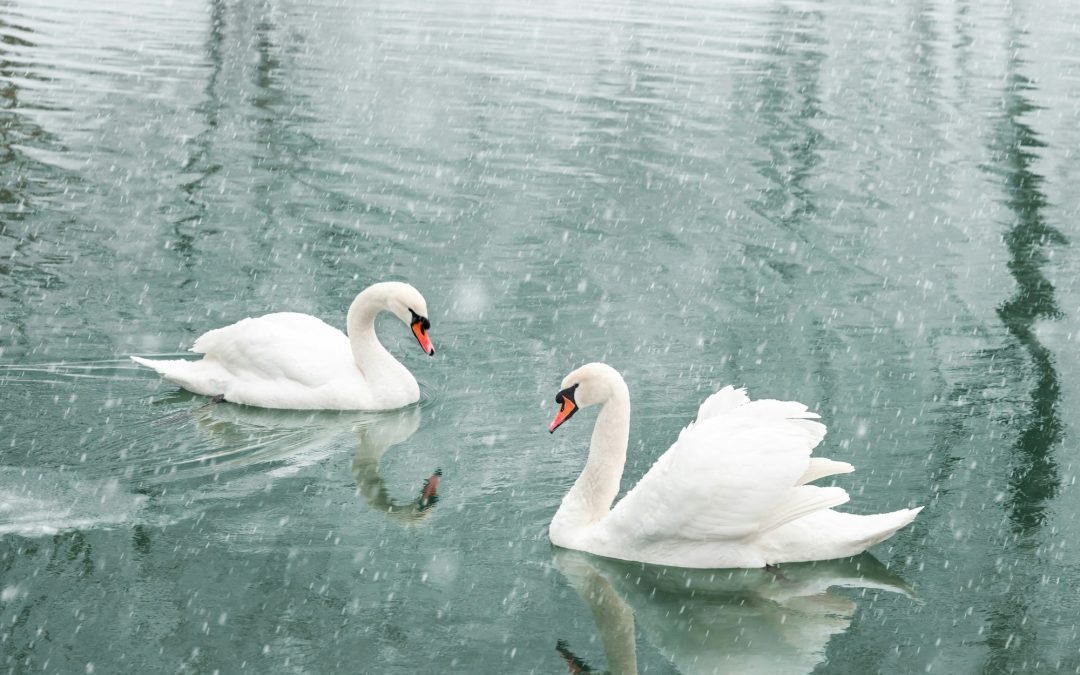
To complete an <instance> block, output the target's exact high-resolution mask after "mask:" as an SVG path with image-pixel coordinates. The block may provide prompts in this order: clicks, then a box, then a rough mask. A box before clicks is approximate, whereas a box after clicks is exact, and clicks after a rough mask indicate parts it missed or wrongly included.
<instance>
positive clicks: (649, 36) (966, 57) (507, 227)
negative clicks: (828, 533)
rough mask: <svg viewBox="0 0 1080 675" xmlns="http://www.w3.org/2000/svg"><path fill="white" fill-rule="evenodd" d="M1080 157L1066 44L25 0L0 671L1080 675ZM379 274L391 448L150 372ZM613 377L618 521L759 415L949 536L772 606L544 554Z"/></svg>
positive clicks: (898, 7)
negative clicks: (813, 444)
mask: <svg viewBox="0 0 1080 675" xmlns="http://www.w3.org/2000/svg"><path fill="white" fill-rule="evenodd" d="M1078 149H1080V5H1078V4H1076V3H1071V2H1065V1H1058V2H1054V1H1047V2H1043V1H1038V0H1012V1H1010V2H1006V1H1003V0H1002V1H999V0H990V1H989V2H967V1H964V0H948V1H947V0H940V1H936V0H923V1H913V2H892V3H890V2H872V3H865V2H861V1H854V0H850V1H849V0H840V1H838V2H824V1H816V0H806V1H781V0H776V1H762V2H704V1H699V0H675V1H674V2H670V3H669V2H638V1H636V0H600V1H598V2H595V3H578V2H561V1H558V0H557V1H555V2H550V3H539V2H528V1H526V0H509V1H504V2H483V1H482V0H447V1H446V2H438V3H436V2H432V3H424V2H418V1H417V0H402V1H401V2H361V1H358V2H346V1H344V0H311V1H306V2H300V1H298V0H174V1H173V2H170V3H165V2H138V1H136V0H124V1H117V0H108V1H106V0H86V1H78V2H77V1H76V0H0V668H2V669H3V671H5V672H11V673H89V672H94V673H99V674H100V673H121V672H131V673H150V672H162V673H207V674H210V673H221V674H225V673H243V672H251V673H333V672H360V673H379V674H383V673H386V674H389V673H500V674H502V673H558V672H567V671H569V672H604V671H611V672H614V673H629V672H634V671H637V672H641V673H664V674H670V673H683V674H689V673H737V674H738V673H769V674H771V673H808V672H818V673H853V674H865V673H875V672H882V673H916V672H919V673H922V672H935V673H940V672H944V673H949V674H956V673H1007V672H1013V673H1036V672H1078V671H1080V636H1078V630H1080V629H1078V624H1080V590H1078V585H1080V519H1078V518H1077V514H1078V513H1080V490H1078V488H1077V486H1076V474H1077V463H1076V457H1077V453H1078V452H1080V447H1078V445H1080V444H1078V442H1077V441H1078V439H1080V428H1078V427H1077V424H1076V422H1075V421H1074V418H1075V417H1076V415H1075V412H1076V411H1077V410H1078V408H1080V379H1078V376H1080V354H1078V351H1077V348H1076V336H1077V335H1078V334H1080V283H1078V281H1077V279H1078V272H1080V256H1078V255H1077V253H1076V249H1075V248H1074V245H1073V242H1075V241H1077V233H1078V231H1080V190H1078V189H1077V186H1078V185H1080V161H1078V152H1080V151H1078ZM385 279H400V280H407V281H410V282H411V283H413V284H414V285H416V286H417V287H418V288H420V290H421V291H422V292H423V293H424V294H425V296H426V298H427V301H428V305H429V307H430V308H431V321H432V336H433V338H434V340H435V344H436V347H437V348H438V352H437V355H436V357H435V358H434V359H431V358H428V357H427V356H425V355H424V354H423V353H422V352H421V351H420V350H419V348H418V347H417V346H416V344H415V340H414V339H413V338H412V336H411V334H409V332H408V330H407V328H406V327H404V326H402V325H401V324H400V322H397V321H396V320H394V319H392V318H384V319H382V320H380V322H379V326H378V327H379V332H380V335H381V336H382V337H383V339H384V342H385V343H386V344H387V346H388V347H389V348H390V349H391V351H393V352H394V353H395V354H397V355H398V356H399V358H400V359H401V360H402V361H403V362H404V363H405V364H406V365H407V366H408V367H409V368H410V369H411V370H412V372H413V373H414V374H415V375H416V376H417V378H418V380H419V381H420V384H421V389H422V391H423V395H422V400H421V402H420V404H419V405H418V406H415V407H413V408H411V409H408V410H405V411H402V412H398V413H391V414H382V415H372V414H364V413H354V414H348V413H344V414H342V413H317V414H309V413H296V412H273V411H263V410H258V409H251V408H244V407H241V406H234V405H230V404H221V405H208V401H207V399H205V398H202V397H197V396H193V395H189V394H187V393H184V392H182V391H180V390H179V389H178V388H176V387H175V386H172V385H169V384H167V383H164V382H162V381H160V380H159V379H158V378H157V377H156V376H155V375H154V374H153V373H152V372H150V371H148V370H146V369H141V368H138V367H136V366H135V365H134V364H132V363H130V362H129V361H128V360H127V356H128V355H129V354H141V355H151V356H161V355H169V356H174V357H175V356H176V355H178V354H181V353H183V352H184V351H185V350H186V349H187V348H188V347H189V346H190V345H191V343H192V342H193V340H194V339H195V338H196V337H197V336H198V335H200V334H201V333H202V332H203V331H205V330H207V329H209V328H213V327H217V326H221V325H224V324H227V323H231V322H233V321H236V320H238V319H241V318H243V317H246V316H253V315H258V314H261V313H265V312H270V311H283V310H288V311H301V312H308V313H312V314H315V315H317V316H319V317H321V318H323V319H325V320H326V321H328V322H329V323H331V324H332V325H337V326H342V327H343V326H344V317H345V311H346V309H347V307H348V304H349V302H350V301H351V300H352V298H353V297H354V295H355V294H356V293H357V292H358V291H359V290H361V289H362V288H363V287H365V286H366V285H367V284H369V283H372V282H375V281H379V280H385ZM593 360H604V361H607V362H609V363H611V364H612V365H614V366H615V367H617V368H618V369H619V370H621V371H622V372H623V374H624V375H625V377H626V380H627V382H628V385H629V387H630V391H631V396H632V399H633V406H634V415H633V422H632V425H631V441H630V452H629V459H628V462H627V467H626V475H625V476H624V481H623V489H624V490H626V489H628V488H629V487H630V486H632V485H633V482H634V481H635V480H636V479H637V478H638V477H640V476H641V475H642V474H643V473H644V472H645V471H646V470H647V469H648V467H649V466H650V465H651V463H652V462H653V461H654V460H655V459H656V458H657V457H658V456H659V455H660V453H662V452H663V451H664V450H665V449H666V448H667V447H668V446H669V445H670V443H671V442H672V441H673V440H674V439H675V437H676V436H677V434H678V431H679V430H680V429H681V428H682V427H683V426H684V425H685V424H686V423H687V422H688V421H689V420H690V419H691V417H692V415H693V414H694V411H695V410H696V408H697V405H698V404H699V403H700V401H701V400H702V399H704V398H705V397H706V396H707V395H708V394H709V393H711V392H713V391H715V390H716V389H717V388H719V387H720V386H723V385H725V384H734V385H737V386H747V387H748V388H749V390H750V393H751V394H752V395H754V396H758V397H767V398H790V399H795V400H799V401H802V402H804V403H806V404H808V405H810V406H811V407H812V408H813V409H814V410H817V411H818V412H820V413H821V414H822V416H823V418H824V421H825V422H826V423H827V424H828V425H829V429H830V431H829V435H828V436H827V437H826V439H825V441H824V443H823V445H822V447H821V450H820V453H821V454H822V455H824V456H827V457H831V458H833V459H837V460H843V461H848V462H851V463H852V464H854V465H855V466H856V468H857V471H856V473H854V474H851V475H847V476H840V477H838V478H837V481H836V484H838V485H841V486H843V487H845V488H846V489H847V490H848V491H849V492H850V493H851V497H852V499H851V501H850V502H849V503H848V504H847V505H845V506H844V507H842V508H844V509H846V510H850V511H852V512H856V513H872V512H879V511H887V510H892V509H898V508H903V507H907V506H916V505H923V506H925V507H926V509H925V510H924V511H923V512H922V514H921V515H920V516H919V517H918V519H917V520H916V521H915V523H914V524H913V525H912V526H910V527H909V528H907V529H905V530H903V531H902V532H900V533H899V534H898V535H897V536H896V537H894V538H893V539H891V540H889V541H888V542H885V543H883V544H880V545H878V546H876V547H874V548H873V549H872V550H871V552H870V553H869V554H866V555H863V556H860V557H858V558H855V559H851V560H845V561H837V562H830V563H825V564H820V565H789V566H784V567H783V568H782V569H781V571H780V573H779V574H772V573H769V572H765V571H760V570H753V571H726V570H725V571H719V572H694V573H687V572H684V571H681V570H674V569H663V568H647V567H642V566H640V565H633V564H626V563H618V562H614V561H608V560H602V559H598V558H592V557H590V556H586V555H582V554H578V553H574V552H570V551H559V550H555V549H553V548H552V546H551V545H550V544H549V543H548V540H547V525H548V522H549V521H550V519H551V516H552V515H553V514H554V512H555V509H556V508H557V507H558V504H559V501H560V499H561V498H562V495H563V494H564V493H565V492H566V490H567V489H568V488H569V486H570V485H571V484H572V482H573V480H574V478H575V477H576V475H577V473H578V472H579V471H580V469H581V467H582V465H583V462H584V456H585V451H586V448H587V444H588V438H589V433H590V430H591V426H592V420H593V419H594V413H592V412H591V411H586V412H584V413H582V414H581V415H578V416H577V417H575V418H574V420H572V421H571V422H570V423H568V424H567V425H565V426H564V427H563V428H562V429H561V430H560V431H559V433H557V434H556V435H554V436H551V435H549V434H548V433H547V424H548V423H549V422H550V420H551V417H552V415H553V413H554V409H555V404H554V403H553V397H554V395H555V393H556V392H557V391H558V388H559V383H560V381H561V380H562V377H563V376H564V375H565V374H566V373H567V372H569V371H570V370H571V369H572V368H574V367H576V366H578V365H580V364H582V363H584V362H586V361H593ZM437 469H441V471H442V479H441V482H440V484H439V488H438V500H437V501H436V502H435V503H434V504H424V503H422V502H421V500H420V495H421V490H422V488H423V485H424V481H425V480H426V479H428V478H429V477H431V476H432V474H434V473H435V471H436V470H437Z"/></svg>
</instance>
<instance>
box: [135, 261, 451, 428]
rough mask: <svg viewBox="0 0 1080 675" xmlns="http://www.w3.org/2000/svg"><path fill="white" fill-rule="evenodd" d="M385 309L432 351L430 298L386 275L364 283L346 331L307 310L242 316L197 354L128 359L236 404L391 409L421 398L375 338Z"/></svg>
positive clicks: (205, 340)
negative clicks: (377, 321) (193, 357)
mask: <svg viewBox="0 0 1080 675" xmlns="http://www.w3.org/2000/svg"><path fill="white" fill-rule="evenodd" d="M382 311H388V312H391V313H393V314H394V315H395V316H397V317H398V318H399V319H401V320H402V321H403V322H405V323H406V324H409V325H410V326H411V327H412V331H413V334H414V335H415V336H416V339H417V340H418V341H419V342H420V346H421V347H422V348H423V350H424V351H425V352H427V353H428V354H429V355H434V354H435V347H434V346H432V344H431V338H430V337H429V336H428V329H429V328H430V327H431V324H430V322H429V321H428V319H427V303H426V302H425V301H424V297H423V296H422V295H420V292H419V291H417V290H416V289H415V288H413V287H412V286H410V285H409V284H405V283H401V282H397V281H387V282H383V283H378V284H374V285H372V286H369V287H368V288H366V289H364V290H363V291H362V292H361V293H360V294H359V295H357V296H356V299H355V300H353V302H352V305H350V306H349V314H348V317H347V319H346V328H347V329H348V336H346V335H345V333H342V332H341V331H340V330H338V329H337V328H333V327H331V326H329V325H327V324H326V323H325V322H324V321H322V320H321V319H318V318H316V317H314V316H310V315H308V314H298V313H296V312H280V313H277V314H267V315H265V316H260V317H257V318H254V319H252V318H247V319H244V320H242V321H238V322H236V323H234V324H232V325H230V326H225V327H224V328H218V329H216V330H212V331H209V332H207V333H204V334H203V335H202V337H200V338H199V339H197V340H196V341H195V345H194V346H193V347H192V348H191V351H193V352H197V353H200V354H202V355H203V358H201V359H199V360H197V361H185V360H182V359H181V360H170V361H151V360H149V359H144V358H140V357H138V356H132V357H131V360H132V361H134V362H135V363H139V364H142V365H144V366H147V367H148V368H153V369H154V370H156V371H157V372H158V373H159V374H160V375H161V376H162V377H164V378H165V379H166V380H169V381H170V382H175V383H176V384H178V385H180V386H181V387H183V388H184V389H187V390H188V391H192V392H195V393H196V394H203V395H206V396H222V397H224V400H226V401H231V402H233V403H243V404H246V405H254V406H259V407H262V408H289V409H299V410H317V409H323V410H391V409H394V408H401V407H403V406H407V405H409V404H412V403H416V401H418V400H419V399H420V387H419V386H418V385H417V384H416V378H414V377H413V376H412V373H410V372H409V371H408V369H407V368H405V366H403V365H401V363H399V362H398V361H397V359H395V358H394V357H393V356H391V355H390V352H388V351H386V348H385V347H383V346H382V344H381V343H380V342H379V338H378V337H376V335H375V317H376V316H377V315H378V314H379V312H382Z"/></svg>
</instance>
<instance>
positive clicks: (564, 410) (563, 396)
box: [548, 384, 578, 433]
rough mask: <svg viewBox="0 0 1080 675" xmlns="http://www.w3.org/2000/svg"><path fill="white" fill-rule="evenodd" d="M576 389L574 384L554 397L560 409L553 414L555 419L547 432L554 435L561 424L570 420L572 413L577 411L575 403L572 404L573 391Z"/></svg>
mask: <svg viewBox="0 0 1080 675" xmlns="http://www.w3.org/2000/svg"><path fill="white" fill-rule="evenodd" d="M575 389H577V385H576V384H575V385H574V386H572V387H568V388H566V389H563V390H562V391H560V392H559V393H558V394H556V395H555V402H556V403H558V404H559V405H560V406H561V407H560V408H559V412H558V413H556V414H555V419H554V420H552V421H551V426H550V427H548V432H550V433H555V430H556V429H558V428H559V427H560V426H561V425H562V423H563V422H565V421H566V420H568V419H570V418H571V417H572V416H573V414H574V413H576V412H577V411H578V406H577V403H575V402H574V390H575Z"/></svg>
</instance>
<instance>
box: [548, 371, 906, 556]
mask: <svg viewBox="0 0 1080 675" xmlns="http://www.w3.org/2000/svg"><path fill="white" fill-rule="evenodd" d="M555 401H556V403H559V404H561V408H560V410H559V412H558V414H557V415H556V416H555V420H554V421H553V422H552V423H551V427H550V431H552V432H554V431H555V429H556V428H557V427H558V426H559V425H561V424H562V423H563V422H565V421H566V420H568V419H569V418H570V417H571V416H572V415H573V414H574V413H575V412H577V410H578V409H579V408H583V407H587V406H591V405H599V406H601V408H600V414H599V415H598V416H597V418H596V426H595V428H594V429H593V435H592V443H591V445H590V447H589V457H588V460H586V462H585V469H584V470H583V471H582V472H581V475H580V476H579V477H578V479H577V482H575V483H574V486H573V487H572V488H571V489H570V492H568V493H567V495H566V497H565V498H563V501H562V504H561V505H560V506H559V510H558V511H557V512H556V513H555V517H554V518H553V519H552V521H551V528H550V537H551V541H552V543H553V544H555V545H556V546H561V547H563V548H570V549H576V550H580V551H586V552H588V553H593V554H595V555H600V556H605V557H608V558H618V559H621V560H634V561H639V562H645V563H651V564H656V565H668V566H674V567H693V568H705V569H708V568H721V567H763V566H765V565H770V564H774V563H782V562H804V561H811V560H828V559H832V558H843V557H847V556H851V555H855V554H857V553H861V552H862V551H864V550H866V549H867V548H868V547H870V546H872V545H873V544H876V543H878V542H880V541H883V540H885V539H887V538H889V537H890V536H892V535H893V534H894V533H895V532H896V531H897V530H899V529H900V528H902V527H904V526H905V525H907V524H908V523H910V522H911V521H912V520H914V519H915V516H916V514H918V513H919V511H921V510H922V507H919V508H914V509H901V510H900V511H893V512H891V513H879V514H874V515H867V516H862V515H855V514H852V513H841V512H838V511H834V510H833V509H832V507H834V506H838V505H840V504H843V503H844V502H846V501H848V494H847V492H845V491H844V490H843V489H842V488H839V487H818V486H815V485H807V483H809V482H810V481H813V480H817V479H818V478H822V477H824V476H830V475H833V474H838V473H848V472H851V471H853V470H854V469H853V467H852V466H851V465H850V464H847V463H846V462H835V461H833V460H830V459H824V458H820V457H813V458H812V457H811V456H810V453H811V451H812V450H813V449H814V446H816V445H817V444H818V443H819V442H820V441H821V439H822V438H823V437H824V436H825V425H824V424H821V423H820V422H815V421H813V420H814V419H817V417H818V415H816V414H814V413H812V412H809V411H807V409H806V406H805V405H803V404H801V403H796V402H794V401H772V400H763V401H750V398H749V397H748V396H747V395H746V391H745V390H743V389H733V388H732V387H725V388H723V389H721V390H720V391H718V392H717V393H715V394H713V395H712V396H710V397H709V398H708V399H706V400H705V402H704V403H702V404H701V407H700V409H699V410H698V416H697V420H696V421H695V422H693V423H691V424H690V425H689V426H687V427H686V428H685V429H683V430H682V432H681V433H680V434H679V438H678V440H677V441H676V442H675V444H674V445H672V446H671V448H670V449H669V450H668V451H667V452H665V453H664V454H663V455H661V456H660V458H659V459H658V460H656V463H655V464H653V466H652V468H651V469H650V470H649V472H648V473H646V474H645V475H644V476H643V477H642V478H641V480H640V481H639V482H638V484H637V485H636V486H635V487H634V489H633V490H631V491H630V492H629V493H627V495H626V496H625V497H623V498H622V500H620V501H619V503H618V504H616V505H615V508H614V509H611V503H612V501H613V500H614V499H615V495H616V494H618V492H619V480H620V479H621V477H622V472H623V465H624V464H625V462H626V447H627V441H628V440H629V436H630V393H629V391H628V390H627V388H626V383H625V382H624V381H623V379H622V377H621V376H620V375H619V373H618V372H616V371H615V369H614V368H612V367H610V366H608V365H605V364H603V363H590V364H587V365H585V366H582V367H581V368H578V369H577V370H575V371H574V372H572V373H570V374H569V375H567V376H566V378H565V379H564V380H563V383H562V391H560V392H559V394H558V395H557V396H556V397H555ZM609 509H610V510H609Z"/></svg>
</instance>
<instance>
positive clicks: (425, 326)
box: [409, 307, 431, 331]
mask: <svg viewBox="0 0 1080 675" xmlns="http://www.w3.org/2000/svg"><path fill="white" fill-rule="evenodd" d="M409 313H410V314H412V321H411V322H410V323H412V324H413V325H416V324H420V328H421V329H422V330H424V331H427V330H431V322H430V321H428V320H427V317H426V316H420V315H419V314H417V313H416V312H415V311H413V309H412V308H411V307H410V308H409Z"/></svg>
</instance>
